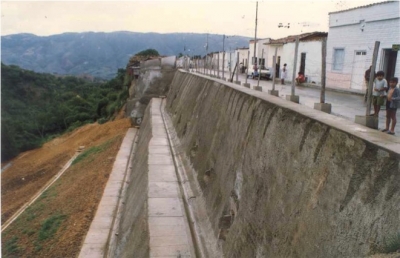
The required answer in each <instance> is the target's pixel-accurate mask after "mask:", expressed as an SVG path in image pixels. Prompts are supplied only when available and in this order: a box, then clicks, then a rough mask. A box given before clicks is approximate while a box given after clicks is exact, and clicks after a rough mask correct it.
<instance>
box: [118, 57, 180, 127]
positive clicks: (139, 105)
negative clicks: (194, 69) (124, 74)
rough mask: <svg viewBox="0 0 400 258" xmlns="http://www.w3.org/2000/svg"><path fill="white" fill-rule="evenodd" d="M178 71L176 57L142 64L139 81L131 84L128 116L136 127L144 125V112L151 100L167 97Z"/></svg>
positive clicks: (127, 108) (135, 80)
mask: <svg viewBox="0 0 400 258" xmlns="http://www.w3.org/2000/svg"><path fill="white" fill-rule="evenodd" d="M175 71H176V57H175V56H169V57H162V58H158V59H153V60H147V61H144V62H142V63H141V64H140V74H139V77H138V79H134V80H132V82H131V86H130V89H129V93H130V96H129V99H128V101H127V106H126V115H127V116H129V117H130V118H131V123H132V125H134V126H139V125H140V124H141V123H142V120H143V116H144V112H145V110H146V107H147V105H148V104H149V102H150V100H151V98H153V97H157V98H159V97H162V96H166V94H167V93H168V90H169V86H170V84H171V82H172V79H173V78H174V75H175Z"/></svg>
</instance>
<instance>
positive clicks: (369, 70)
mask: <svg viewBox="0 0 400 258" xmlns="http://www.w3.org/2000/svg"><path fill="white" fill-rule="evenodd" d="M371 68H372V65H370V66H369V68H368V70H366V71H365V73H364V81H365V86H366V90H365V96H364V102H367V99H368V85H369V77H370V75H371ZM374 79H375V76H374Z"/></svg>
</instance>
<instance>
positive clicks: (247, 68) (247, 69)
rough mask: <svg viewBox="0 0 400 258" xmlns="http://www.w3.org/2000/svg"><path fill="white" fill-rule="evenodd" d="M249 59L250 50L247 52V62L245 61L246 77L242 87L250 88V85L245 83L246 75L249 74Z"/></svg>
mask: <svg viewBox="0 0 400 258" xmlns="http://www.w3.org/2000/svg"><path fill="white" fill-rule="evenodd" d="M249 58H250V50H248V51H247V61H246V75H245V78H246V79H245V82H244V84H243V86H244V87H247V88H250V83H247V75H248V73H249Z"/></svg>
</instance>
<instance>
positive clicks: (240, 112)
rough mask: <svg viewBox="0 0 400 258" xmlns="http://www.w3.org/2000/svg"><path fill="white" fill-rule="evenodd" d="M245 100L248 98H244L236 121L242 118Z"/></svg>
mask: <svg viewBox="0 0 400 258" xmlns="http://www.w3.org/2000/svg"><path fill="white" fill-rule="evenodd" d="M245 102H246V100H245V99H243V101H242V105H240V109H239V112H238V115H237V118H236V121H239V118H240V115H241V114H242V109H243V106H244V104H245Z"/></svg>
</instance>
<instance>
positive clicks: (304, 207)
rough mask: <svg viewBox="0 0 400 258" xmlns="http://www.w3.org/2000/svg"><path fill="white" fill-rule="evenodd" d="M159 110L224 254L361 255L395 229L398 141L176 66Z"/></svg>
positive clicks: (399, 197) (399, 191) (399, 212)
mask: <svg viewBox="0 0 400 258" xmlns="http://www.w3.org/2000/svg"><path fill="white" fill-rule="evenodd" d="M166 107H167V110H168V112H169V114H170V116H171V118H172V121H173V124H174V127H175V130H176V132H177V135H178V137H179V139H180V143H181V146H180V147H181V148H182V149H181V151H182V152H183V153H185V155H186V156H187V158H188V159H190V162H191V164H192V167H193V169H194V170H195V171H196V173H197V175H195V177H196V178H197V179H198V181H199V185H200V187H201V190H202V193H203V197H204V199H205V202H206V205H207V214H208V216H209V219H210V221H211V224H212V225H213V229H214V232H215V235H218V236H219V238H220V239H221V241H222V247H223V251H224V254H225V256H226V257H363V256H366V255H368V254H369V253H371V252H373V251H374V250H375V249H377V248H378V247H379V246H384V245H385V242H387V241H388V239H390V238H391V237H394V236H395V235H396V234H398V232H399V231H400V223H399V217H400V205H399V203H400V142H399V139H398V138H396V137H392V136H390V135H386V134H382V133H380V132H379V131H376V130H372V129H369V128H367V127H363V126H360V125H357V124H355V123H352V122H350V121H347V120H345V119H342V118H339V117H335V116H332V115H329V114H325V113H323V112H320V111H317V110H313V109H311V108H308V107H305V106H301V105H298V104H294V103H291V102H290V101H285V100H282V99H279V98H276V97H274V96H269V95H268V94H267V93H262V92H256V91H253V90H251V89H247V88H245V87H241V86H238V85H235V84H233V83H229V82H222V81H221V80H215V79H211V78H207V77H206V76H203V75H199V74H189V73H186V72H182V71H179V72H176V74H175V77H174V79H173V81H172V83H171V88H170V91H169V93H168V96H167V105H166Z"/></svg>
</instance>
